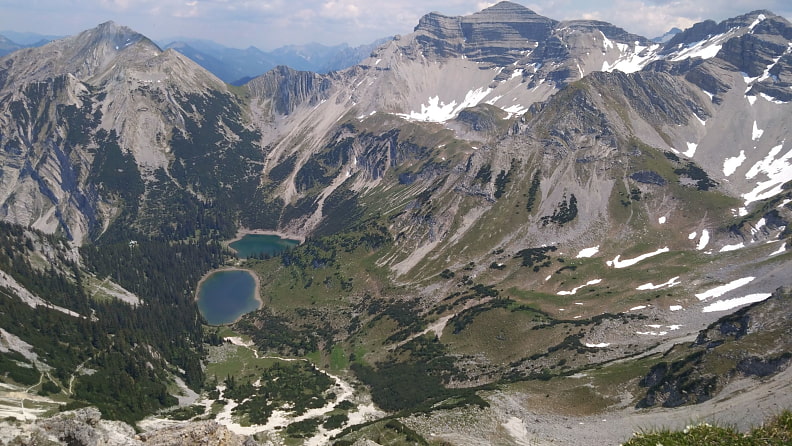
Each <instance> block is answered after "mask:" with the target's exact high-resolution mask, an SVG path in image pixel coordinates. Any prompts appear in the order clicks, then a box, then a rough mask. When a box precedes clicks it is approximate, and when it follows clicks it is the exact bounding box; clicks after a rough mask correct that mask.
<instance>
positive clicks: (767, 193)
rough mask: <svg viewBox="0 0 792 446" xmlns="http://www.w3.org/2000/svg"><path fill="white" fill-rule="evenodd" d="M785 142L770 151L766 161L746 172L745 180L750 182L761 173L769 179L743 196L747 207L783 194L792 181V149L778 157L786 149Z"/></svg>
mask: <svg viewBox="0 0 792 446" xmlns="http://www.w3.org/2000/svg"><path fill="white" fill-rule="evenodd" d="M784 142H785V141H784ZM784 142H782V143H781V144H779V145H777V146H775V147H773V148H772V149H770V151H769V152H768V153H767V156H766V157H765V158H764V159H762V160H760V161H759V162H757V163H756V164H754V165H753V166H752V167H751V168H750V169H749V170H748V172H746V174H745V178H746V179H749V180H751V179H754V178H756V176H757V175H759V174H760V173H761V174H763V175H765V176H766V177H767V180H765V181H759V182H758V183H757V184H756V187H755V188H754V189H753V190H752V191H750V192H748V193H745V194H743V195H742V197H743V199H744V200H745V204H746V205H748V204H749V203H752V202H754V201H758V200H764V199H766V198H770V197H773V196H775V195H778V194H780V193H781V192H783V188H782V186H783V185H784V183H786V182H788V181H792V149H790V150H788V151H787V152H786V153H785V154H783V155H781V156H778V155H779V154H780V153H781V150H782V149H783V147H784ZM777 157H778V158H777Z"/></svg>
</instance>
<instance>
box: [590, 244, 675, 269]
mask: <svg viewBox="0 0 792 446" xmlns="http://www.w3.org/2000/svg"><path fill="white" fill-rule="evenodd" d="M668 251H670V250H669V249H668V247H667V246H666V247H665V248H660V249H658V250H657V251H654V252H649V253H646V254H641V255H639V256H638V257H634V258H632V259H627V260H619V258H620V257H621V255H618V256H616V257H615V258H614V259H613V260H608V261H607V262H605V263H606V264H607V265H608V266H612V267H614V268H627V267H628V266H633V265H635V264H637V263H638V262H641V261H642V260H646V259H648V258H649V257H654V256H656V255H658V254H662V253H664V252H668Z"/></svg>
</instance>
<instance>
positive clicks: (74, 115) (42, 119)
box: [0, 22, 230, 243]
mask: <svg viewBox="0 0 792 446" xmlns="http://www.w3.org/2000/svg"><path fill="white" fill-rule="evenodd" d="M213 92H216V93H213ZM212 94H220V95H223V94H226V95H227V94H228V91H227V89H226V86H225V85H224V84H223V83H222V82H220V81H219V80H218V79H217V78H215V77H214V76H212V75H211V74H209V73H207V72H206V71H204V70H202V69H200V67H198V66H197V65H195V64H194V63H193V62H192V61H190V60H189V59H187V58H185V57H183V56H181V55H180V54H178V53H176V52H175V51H172V50H171V51H162V50H160V49H159V48H158V47H157V46H156V45H155V44H153V43H152V42H151V41H150V40H148V39H147V38H145V37H144V36H142V35H140V34H138V33H135V32H134V31H132V30H130V29H128V28H125V27H122V26H118V25H116V24H114V23H112V22H108V23H104V24H101V25H99V26H98V27H97V28H94V29H92V30H88V31H85V32H83V33H80V34H78V35H76V36H74V37H70V38H67V39H63V40H58V41H54V42H51V43H50V44H47V45H44V46H42V47H39V48H31V49H26V50H23V51H18V52H16V53H13V54H11V55H9V56H8V57H6V58H4V59H2V60H0V97H1V99H0V110H3V113H2V114H1V116H0V128H2V131H1V133H0V135H1V136H0V145H2V147H3V149H4V151H3V170H2V176H0V217H2V218H4V219H6V220H9V221H13V222H16V223H20V224H23V225H32V226H33V227H36V228H38V229H41V230H44V231H45V232H56V231H61V232H63V233H65V234H66V235H67V236H68V237H70V238H72V239H73V240H75V241H76V242H78V243H80V242H82V241H83V240H85V239H86V238H88V237H89V236H90V235H91V234H92V235H93V236H94V237H96V236H98V235H100V234H101V233H102V232H104V230H106V229H107V227H108V226H109V224H110V223H111V222H112V221H114V220H115V219H116V218H117V217H118V216H119V215H121V214H122V213H123V210H124V207H125V206H127V205H130V204H132V203H133V202H138V201H139V200H140V197H139V195H140V194H142V193H144V192H145V190H144V189H143V188H141V187H137V186H134V185H135V184H136V183H141V184H142V183H146V182H150V181H151V180H152V179H153V178H155V176H156V175H155V173H156V172H157V171H158V170H165V171H168V170H169V169H170V167H171V164H172V162H173V158H174V155H173V153H172V151H171V150H172V147H171V146H172V144H171V142H172V141H171V139H172V137H173V135H174V134H181V133H184V132H185V131H188V130H186V128H185V126H186V125H188V123H189V122H190V121H192V120H195V119H200V117H201V116H203V115H205V113H204V110H202V109H201V107H199V106H195V105H191V104H187V103H188V102H190V101H195V100H196V99H197V98H198V97H205V96H206V95H212ZM204 106H206V103H204ZM188 132H189V131H188ZM229 136H230V135H229ZM111 146H112V147H111ZM116 146H117V150H116ZM119 163H120V164H127V166H126V168H125V167H124V166H122V165H120V164H119ZM103 166H104V167H103ZM111 166H115V167H111ZM114 168H115V169H117V171H116V172H111V169H114ZM103 169H104V170H103ZM118 169H120V170H118ZM119 174H120V176H121V177H123V176H129V177H130V178H136V180H134V181H131V183H130V182H127V181H126V180H124V184H121V183H120V182H117V181H115V180H114V179H113V178H111V177H112V176H116V177H118V176H119ZM130 178H127V180H129V179H130ZM114 183H115V184H114ZM133 186H134V187H133Z"/></svg>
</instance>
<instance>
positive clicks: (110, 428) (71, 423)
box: [0, 407, 258, 446]
mask: <svg viewBox="0 0 792 446" xmlns="http://www.w3.org/2000/svg"><path fill="white" fill-rule="evenodd" d="M0 430H2V435H0V439H2V440H3V441H4V443H5V442H9V444H23V445H26V444H29V445H69V446H143V445H157V446H168V445H173V446H177V445H179V446H180V445H187V444H190V445H201V446H255V445H257V444H258V443H256V442H255V441H254V440H253V439H252V438H245V437H243V436H240V435H236V434H234V433H233V432H230V431H229V430H228V429H227V428H226V427H224V426H221V425H219V424H218V423H216V422H214V421H202V422H193V423H179V424H176V425H174V426H171V427H165V428H161V429H157V430H153V431H149V432H145V433H142V434H136V433H135V429H134V428H133V427H132V426H130V425H128V424H125V423H122V422H120V421H109V420H103V419H102V416H101V414H100V413H99V411H98V410H97V409H95V408H92V407H88V408H85V409H78V410H74V411H68V412H63V413H60V414H58V415H55V416H53V417H51V418H43V419H40V420H37V421H35V422H34V423H30V424H18V423H15V422H8V421H4V422H2V423H0Z"/></svg>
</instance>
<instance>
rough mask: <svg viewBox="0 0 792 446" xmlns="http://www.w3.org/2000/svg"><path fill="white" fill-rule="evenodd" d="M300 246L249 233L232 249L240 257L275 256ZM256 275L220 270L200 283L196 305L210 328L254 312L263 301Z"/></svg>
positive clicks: (232, 270) (295, 242)
mask: <svg viewBox="0 0 792 446" xmlns="http://www.w3.org/2000/svg"><path fill="white" fill-rule="evenodd" d="M298 244H300V242H299V241H297V240H290V239H285V238H281V237H278V236H277V235H264V234H247V235H245V236H244V237H242V238H240V239H239V240H236V241H233V242H231V243H230V244H229V247H230V248H232V249H233V250H235V251H236V252H237V256H238V257H240V258H247V257H255V256H261V255H266V256H273V255H277V254H279V253H280V252H282V251H285V250H287V249H290V248H293V247H295V246H297V245H298ZM256 285H257V282H256V277H255V276H254V275H253V272H251V271H248V270H244V269H221V270H217V271H214V272H211V273H209V274H208V275H207V276H206V277H204V279H203V280H202V281H201V283H199V284H198V293H197V303H198V310H200V312H201V314H202V315H203V317H204V318H205V319H206V321H207V322H208V323H209V324H211V325H223V324H230V323H232V322H234V321H236V320H237V319H239V318H240V317H241V316H242V315H244V314H246V313H250V312H251V311H255V310H257V309H258V308H259V306H260V304H261V302H260V300H259V299H258V287H257V286H256Z"/></svg>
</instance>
